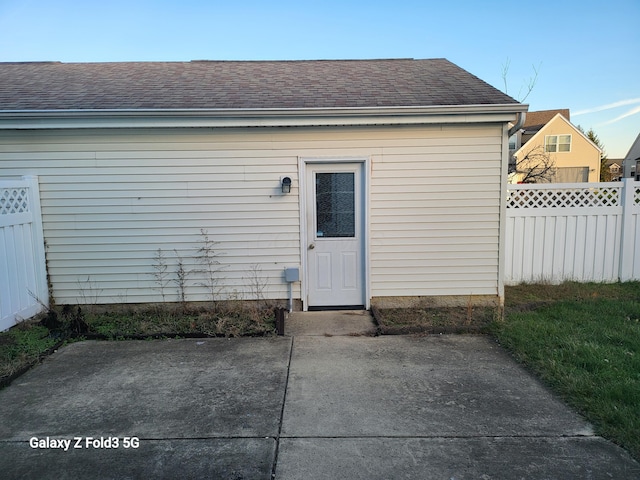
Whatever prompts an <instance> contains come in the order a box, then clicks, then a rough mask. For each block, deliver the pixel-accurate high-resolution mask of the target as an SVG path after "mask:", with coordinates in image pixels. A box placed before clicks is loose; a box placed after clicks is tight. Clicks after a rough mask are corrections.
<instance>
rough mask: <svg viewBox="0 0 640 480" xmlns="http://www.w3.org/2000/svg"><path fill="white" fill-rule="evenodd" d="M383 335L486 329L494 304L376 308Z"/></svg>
mask: <svg viewBox="0 0 640 480" xmlns="http://www.w3.org/2000/svg"><path fill="white" fill-rule="evenodd" d="M372 313H373V316H374V319H375V321H376V323H377V325H378V331H379V333H380V334H381V335H404V334H411V333H414V334H439V333H486V332H487V331H488V328H489V325H490V324H491V322H492V321H493V320H494V318H495V317H496V314H497V312H496V309H495V308H493V307H474V308H467V307H445V308H443V307H439V308H428V307H425V308H373V309H372Z"/></svg>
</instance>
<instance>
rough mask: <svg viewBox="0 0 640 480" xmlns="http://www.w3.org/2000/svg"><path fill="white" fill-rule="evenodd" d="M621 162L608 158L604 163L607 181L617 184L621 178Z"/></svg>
mask: <svg viewBox="0 0 640 480" xmlns="http://www.w3.org/2000/svg"><path fill="white" fill-rule="evenodd" d="M622 162H623V161H622V160H621V159H616V158H608V159H607V160H606V162H605V165H606V168H607V171H608V178H607V180H609V181H612V182H617V181H619V180H620V179H621V178H622V176H623V175H622Z"/></svg>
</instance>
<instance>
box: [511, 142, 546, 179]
mask: <svg viewBox="0 0 640 480" xmlns="http://www.w3.org/2000/svg"><path fill="white" fill-rule="evenodd" d="M510 173H515V174H516V175H518V177H519V178H518V183H549V182H551V181H553V178H554V176H555V174H556V162H555V160H554V159H553V158H552V157H551V155H550V154H549V153H548V152H546V151H545V148H544V146H543V145H538V146H537V147H534V148H532V149H531V150H529V151H528V152H526V153H525V155H524V156H523V157H522V158H516V162H515V167H512V171H511V172H510Z"/></svg>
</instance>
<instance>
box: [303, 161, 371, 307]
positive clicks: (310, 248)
mask: <svg viewBox="0 0 640 480" xmlns="http://www.w3.org/2000/svg"><path fill="white" fill-rule="evenodd" d="M362 176H363V167H362V164H360V163H332V164H329V163H327V164H307V178H306V181H307V185H308V188H307V202H306V203H307V212H306V217H307V281H308V290H307V291H308V306H310V307H347V306H348V307H355V306H362V305H364V304H365V300H364V292H365V289H364V283H365V282H364V258H363V257H364V255H363V250H364V248H363V245H364V214H363V213H364V212H363V210H364V209H363V204H364V190H363V178H362Z"/></svg>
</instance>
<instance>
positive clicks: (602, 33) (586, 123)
mask: <svg viewBox="0 0 640 480" xmlns="http://www.w3.org/2000/svg"><path fill="white" fill-rule="evenodd" d="M363 58H447V59H448V60H450V61H452V62H453V63H455V64H457V65H459V66H460V67H462V68H464V69H465V70H467V71H469V72H471V73H472V74H474V75H476V76H477V77H479V78H481V79H482V80H484V81H486V82H488V83H490V84H491V85H493V86H494V87H496V88H498V89H500V90H502V91H506V93H508V94H509V95H511V96H512V97H514V98H516V99H517V100H520V101H523V103H527V104H529V110H530V111H535V110H548V109H560V108H569V109H570V110H571V121H572V123H574V124H575V125H580V126H581V127H582V128H583V129H584V130H589V129H590V128H592V129H593V130H594V132H595V133H596V134H597V135H598V137H599V138H600V140H601V142H602V143H603V145H604V149H605V153H606V154H607V156H608V157H609V158H623V157H624V156H625V155H626V153H627V152H628V150H629V148H630V147H631V144H632V143H633V141H634V140H635V138H636V137H637V136H638V134H639V133H640V0H608V1H602V0H600V1H595V0H581V1H578V0H571V1H569V0H554V1H549V0H537V1H532V2H507V1H504V0H500V1H494V0H444V1H443V0H440V1H431V0H422V1H414V0H407V1H403V0H395V1H381V0H380V1H378V0H368V1H360V0H326V1H322V0H316V1H313V2H304V1H300V0H297V1H284V0H263V1H258V0H235V1H230V0H222V1H221V0H209V1H205V0H179V1H168V0H156V1H152V0H106V1H105V0H100V1H98V0H81V1H80V0H0V62H18V61H61V62H120V61H188V60H205V59H206V60H301V59H305V60H306V59H363ZM536 72H537V73H536ZM532 81H533V88H532V89H531V92H530V93H529V94H528V96H527V97H526V98H525V99H524V100H523V97H524V96H525V95H526V93H527V91H528V85H529V84H530V83H531V82H532Z"/></svg>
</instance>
